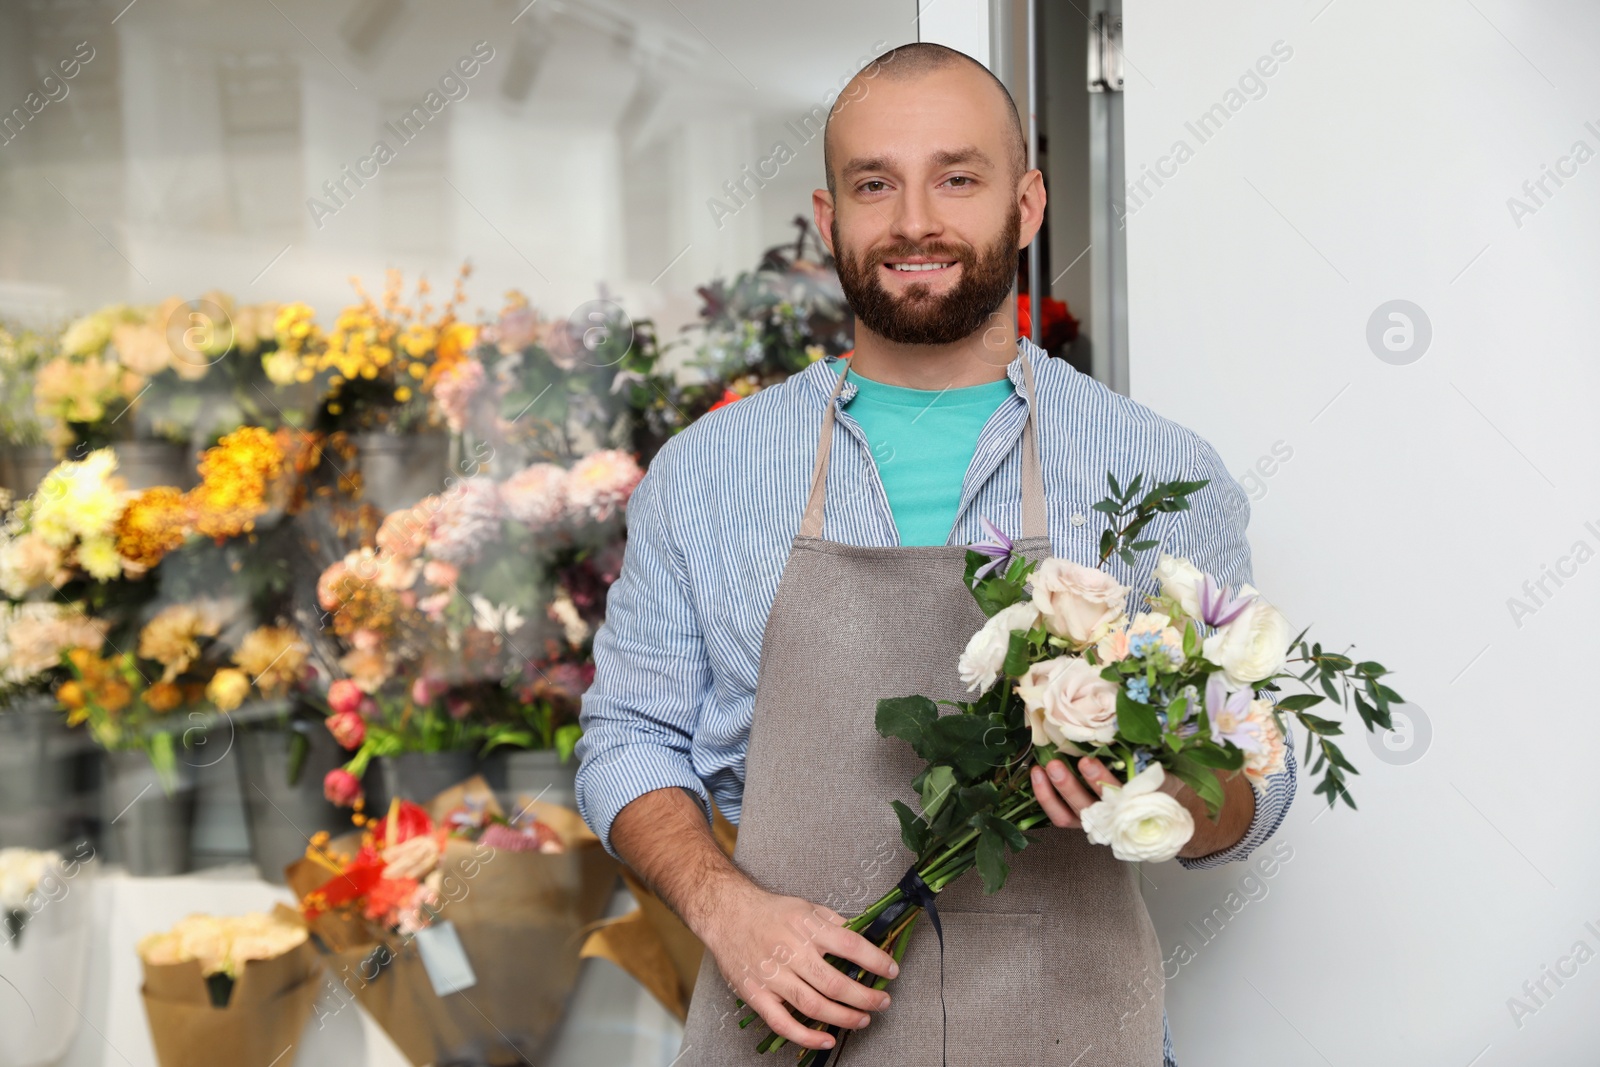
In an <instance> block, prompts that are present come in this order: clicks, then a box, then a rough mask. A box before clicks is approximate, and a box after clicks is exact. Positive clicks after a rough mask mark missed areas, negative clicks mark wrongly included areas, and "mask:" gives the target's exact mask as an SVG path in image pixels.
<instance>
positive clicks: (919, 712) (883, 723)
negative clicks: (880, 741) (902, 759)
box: [875, 696, 939, 759]
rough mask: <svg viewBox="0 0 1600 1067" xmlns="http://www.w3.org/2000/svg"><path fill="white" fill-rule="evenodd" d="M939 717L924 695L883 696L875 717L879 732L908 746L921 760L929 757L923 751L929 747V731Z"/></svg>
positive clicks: (934, 706)
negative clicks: (896, 738)
mask: <svg viewBox="0 0 1600 1067" xmlns="http://www.w3.org/2000/svg"><path fill="white" fill-rule="evenodd" d="M938 718H939V709H938V707H937V706H936V705H935V704H934V702H933V701H931V700H929V699H928V698H927V697H924V696H909V697H884V698H883V699H881V700H879V701H878V713H877V715H876V717H875V719H876V723H877V727H878V733H880V734H882V735H883V736H884V737H898V738H899V739H900V740H902V741H905V742H907V743H909V744H910V745H911V747H912V748H913V749H915V750H916V753H917V755H919V756H921V757H922V758H923V759H931V758H932V757H930V756H929V755H928V753H927V752H925V751H924V748H925V747H926V746H927V744H928V731H929V730H930V729H932V727H933V724H934V722H936V721H937V720H938Z"/></svg>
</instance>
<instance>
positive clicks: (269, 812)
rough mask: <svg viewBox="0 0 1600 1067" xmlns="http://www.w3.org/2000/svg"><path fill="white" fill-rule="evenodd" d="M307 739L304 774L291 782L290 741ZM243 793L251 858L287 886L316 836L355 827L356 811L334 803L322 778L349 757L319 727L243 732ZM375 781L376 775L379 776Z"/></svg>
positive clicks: (292, 725) (240, 739)
mask: <svg viewBox="0 0 1600 1067" xmlns="http://www.w3.org/2000/svg"><path fill="white" fill-rule="evenodd" d="M296 735H299V736H302V737H304V738H305V742H306V746H307V750H306V754H305V760H304V762H303V763H302V764H301V766H300V773H299V776H298V777H297V778H296V779H295V780H294V781H293V782H291V781H289V755H290V742H291V740H292V739H293V738H294V737H295V736H296ZM236 747H237V755H238V761H237V762H238V768H239V789H240V791H241V792H242V793H243V794H244V810H245V821H246V823H247V825H248V826H249V828H250V858H251V859H252V860H254V861H255V865H256V868H257V869H258V870H260V872H261V877H262V878H265V879H266V880H267V881H269V882H271V883H273V884H274V885H283V884H284V868H285V867H288V866H289V865H290V864H292V863H294V862H295V861H296V860H298V859H300V858H301V857H302V856H304V855H305V853H306V845H307V844H308V843H309V842H310V840H311V837H312V835H313V834H315V833H317V832H318V831H319V830H327V831H328V832H329V833H332V834H334V835H335V836H337V835H338V834H340V833H342V832H344V831H346V830H349V829H350V813H349V812H347V811H343V810H341V809H340V808H337V807H335V806H334V805H332V804H330V803H328V801H327V799H326V798H325V797H324V796H323V795H322V780H323V778H325V777H326V776H327V774H328V772H329V771H331V770H333V769H334V768H335V767H337V766H339V765H340V764H342V763H344V761H345V759H346V757H348V756H349V753H348V752H345V751H344V750H343V749H341V748H340V747H339V744H338V742H336V741H335V740H334V739H333V735H332V734H330V733H328V731H327V730H326V729H325V728H323V727H322V726H321V725H320V724H318V723H313V722H305V721H292V722H291V723H290V724H289V725H288V726H287V727H282V728H272V727H256V728H253V729H241V730H240V731H239V736H238V741H237V746H236ZM372 777H376V775H373V776H372Z"/></svg>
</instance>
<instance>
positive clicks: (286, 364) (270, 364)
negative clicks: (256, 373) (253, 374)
mask: <svg viewBox="0 0 1600 1067" xmlns="http://www.w3.org/2000/svg"><path fill="white" fill-rule="evenodd" d="M261 369H262V370H263V371H264V372H266V375H267V381H269V382H271V383H272V384H273V385H292V384H294V382H295V379H296V378H297V377H298V376H299V374H300V360H299V358H298V357H296V356H295V354H294V353H293V352H291V351H289V350H288V349H286V348H279V349H275V350H274V351H271V352H268V353H267V354H266V355H264V356H262V357H261Z"/></svg>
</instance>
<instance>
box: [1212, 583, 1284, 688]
mask: <svg viewBox="0 0 1600 1067" xmlns="http://www.w3.org/2000/svg"><path fill="white" fill-rule="evenodd" d="M1251 594H1253V595H1254V596H1255V599H1254V600H1252V601H1250V603H1249V605H1248V606H1247V607H1246V608H1245V609H1244V611H1242V612H1241V613H1240V614H1239V617H1238V618H1236V619H1234V620H1233V621H1232V622H1230V623H1228V625H1226V626H1224V627H1222V628H1221V629H1219V630H1217V632H1216V633H1214V634H1212V635H1211V636H1210V637H1208V638H1206V640H1205V644H1204V646H1203V648H1202V653H1203V655H1204V656H1205V658H1206V659H1208V660H1210V661H1211V662H1212V663H1215V664H1216V665H1217V666H1219V667H1221V668H1222V673H1223V675H1224V676H1225V677H1226V678H1227V679H1228V684H1229V685H1230V686H1231V687H1232V688H1234V689H1245V688H1248V687H1250V686H1253V685H1255V684H1256V683H1257V682H1262V681H1265V680H1266V679H1268V678H1270V677H1272V676H1273V675H1274V674H1276V673H1278V671H1279V670H1281V669H1282V668H1283V664H1284V661H1285V660H1287V659H1288V656H1289V639H1290V636H1291V635H1290V633H1289V620H1288V619H1287V618H1285V617H1284V614H1283V612H1281V611H1279V610H1278V609H1277V608H1275V607H1273V606H1272V605H1271V604H1269V603H1267V602H1266V601H1265V600H1263V599H1261V595H1260V594H1259V593H1257V592H1256V590H1255V587H1254V586H1252V585H1251V584H1250V583H1249V582H1246V583H1245V584H1244V585H1242V586H1240V587H1239V595H1240V596H1245V595H1251Z"/></svg>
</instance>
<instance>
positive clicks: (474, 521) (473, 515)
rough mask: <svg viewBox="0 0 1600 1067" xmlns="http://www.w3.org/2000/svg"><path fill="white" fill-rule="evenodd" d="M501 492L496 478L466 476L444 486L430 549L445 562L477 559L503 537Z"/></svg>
mask: <svg viewBox="0 0 1600 1067" xmlns="http://www.w3.org/2000/svg"><path fill="white" fill-rule="evenodd" d="M500 534H501V530H500V492H499V489H498V487H497V486H496V485H495V483H494V479H492V478H490V477H488V476H486V475H483V476H479V477H475V478H464V479H462V480H461V481H459V482H457V483H455V484H454V485H452V486H451V487H450V488H449V489H447V490H445V492H444V494H443V496H442V497H441V498H440V501H439V509H438V511H437V512H436V513H435V514H434V516H433V522H432V525H431V526H430V528H429V530H428V552H429V554H430V555H432V556H433V557H434V558H436V559H442V560H444V561H445V562H446V563H476V562H477V561H478V557H479V555H480V554H481V553H482V551H483V548H484V546H485V545H487V544H490V543H492V542H495V541H498V540H500Z"/></svg>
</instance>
